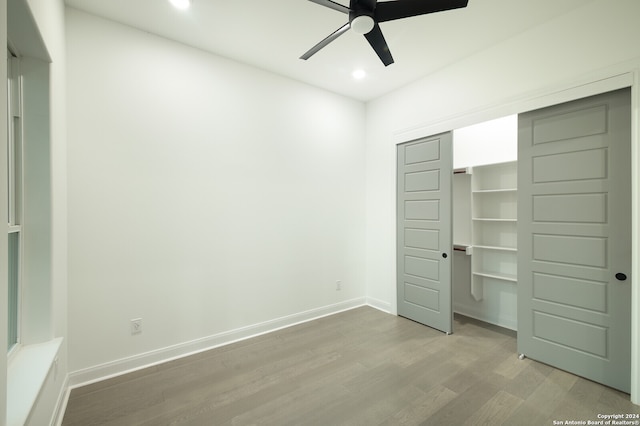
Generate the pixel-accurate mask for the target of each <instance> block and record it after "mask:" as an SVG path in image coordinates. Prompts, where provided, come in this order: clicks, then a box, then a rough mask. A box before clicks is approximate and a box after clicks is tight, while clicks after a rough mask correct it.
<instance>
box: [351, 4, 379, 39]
mask: <svg viewBox="0 0 640 426" xmlns="http://www.w3.org/2000/svg"><path fill="white" fill-rule="evenodd" d="M349 23H350V25H351V29H352V30H353V32H354V33H356V34H367V33H369V32H370V31H371V30H372V29H373V27H374V26H375V20H374V18H373V11H372V10H367V9H364V8H362V7H358V8H357V9H355V10H351V11H350V12H349Z"/></svg>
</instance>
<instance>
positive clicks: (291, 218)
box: [67, 9, 365, 378]
mask: <svg viewBox="0 0 640 426" xmlns="http://www.w3.org/2000/svg"><path fill="white" fill-rule="evenodd" d="M67 30H68V33H67V35H68V38H67V53H68V113H69V117H70V120H69V140H68V171H69V205H68V208H69V242H68V243H69V333H70V338H69V342H70V350H69V353H70V369H71V370H72V371H83V372H84V373H86V372H87V370H91V369H93V370H94V371H95V372H96V374H99V372H100V371H101V366H105V365H107V364H109V363H118V362H122V363H123V364H122V365H125V364H126V360H131V359H135V358H136V357H138V358H140V357H144V356H145V354H148V353H151V352H154V351H161V350H163V349H165V348H170V347H172V346H173V345H182V344H185V343H188V342H194V341H198V339H207V338H208V337H209V336H214V335H218V334H220V333H225V332H229V331H233V330H237V329H239V328H241V327H247V326H251V325H255V324H260V323H263V322H265V321H271V320H274V319H277V318H281V317H285V316H289V315H295V314H299V313H301V312H305V311H309V310H314V309H318V308H322V307H327V306H332V305H334V304H339V303H342V302H345V301H349V300H352V299H359V300H362V301H364V295H365V280H364V275H365V264H364V241H365V224H364V221H363V218H364V216H365V210H364V208H365V198H364V188H365V187H364V185H365V168H364V167H365V163H364V120H365V117H364V114H365V108H364V105H363V104H362V103H360V102H356V101H353V100H349V99H346V98H343V97H340V96H337V95H334V94H331V93H328V92H326V91H322V90H318V89H315V88H312V87H310V86H307V85H304V84H301V83H297V82H294V81H292V80H288V79H285V78H282V77H279V76H276V75H274V74H270V73H267V72H263V71H260V70H257V69H255V68H251V67H248V66H244V65H241V64H238V63H235V62H232V61H230V60H227V59H223V58H220V57H217V56H213V55H210V54H207V53H205V52H202V51H199V50H196V49H193V48H190V47H186V46H184V45H181V44H178V43H175V42H172V41H168V40H166V39H162V38H159V37H156V36H152V35H149V34H147V33H144V32H141V31H138V30H134V29H132V28H129V27H126V26H122V25H120V24H116V23H113V22H110V21H107V20H103V19H101V18H97V17H94V16H91V15H88V14H85V13H83V12H80V11H77V10H74V9H68V10H67ZM336 280H341V281H342V290H341V291H336ZM133 318H142V319H143V332H142V334H140V335H137V336H131V335H130V330H129V321H130V319H133ZM105 371H106V370H105ZM89 376H90V374H89ZM89 376H87V375H85V376H83V377H84V378H86V377H89Z"/></svg>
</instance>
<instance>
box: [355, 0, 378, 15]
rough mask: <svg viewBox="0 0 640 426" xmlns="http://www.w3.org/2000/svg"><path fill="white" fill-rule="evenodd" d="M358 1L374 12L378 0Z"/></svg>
mask: <svg viewBox="0 0 640 426" xmlns="http://www.w3.org/2000/svg"><path fill="white" fill-rule="evenodd" d="M357 2H358V3H360V4H361V5H363V6H364V7H365V8H366V9H367V10H370V11H372V12H373V9H375V8H376V0H359V1H357ZM352 9H353V8H352Z"/></svg>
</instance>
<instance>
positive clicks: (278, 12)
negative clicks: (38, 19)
mask: <svg viewBox="0 0 640 426" xmlns="http://www.w3.org/2000/svg"><path fill="white" fill-rule="evenodd" d="M337 1H338V2H340V3H342V4H344V5H348V0H337ZM423 1H425V2H427V1H429V0H423ZM588 1H591V0H469V5H468V7H467V8H464V9H457V10H452V11H448V12H441V13H435V14H430V15H422V16H417V17H412V18H407V19H402V20H397V21H391V22H385V23H382V24H380V27H381V28H382V32H383V33H384V35H385V38H386V40H387V44H388V45H389V48H390V50H391V53H392V55H393V57H394V59H395V63H394V64H392V65H390V66H388V67H385V66H384V65H383V64H382V63H381V62H380V60H379V59H378V57H377V56H376V54H375V52H374V51H373V49H371V47H370V46H369V44H368V43H367V41H366V40H365V39H364V37H363V36H359V35H357V34H354V33H351V32H347V33H346V34H344V35H342V36H341V37H339V38H338V39H337V40H335V41H334V42H333V43H331V44H330V45H329V46H327V47H325V48H324V49H323V50H321V51H320V52H319V53H317V54H316V55H315V56H313V57H311V58H310V59H309V60H308V61H303V60H300V59H298V58H299V57H300V55H302V54H303V53H304V52H306V51H307V50H308V49H309V48H311V47H312V46H314V45H315V44H316V43H318V42H319V41H320V40H322V39H323V38H324V37H326V36H327V35H329V34H330V33H332V32H333V31H335V30H336V29H338V28H339V27H340V26H342V25H343V24H345V23H346V22H347V20H348V19H347V16H346V15H345V14H342V13H340V12H337V11H334V10H332V9H329V8H326V7H323V6H320V5H318V4H315V3H312V2H310V1H308V0H269V1H267V0H193V4H192V6H191V8H190V9H188V10H187V11H180V10H177V9H175V8H173V6H171V5H170V4H169V1H168V0H108V1H106V0H66V3H67V4H68V5H69V6H71V7H74V8H77V9H80V10H84V11H86V12H89V13H93V14H95V15H99V16H103V17H106V18H109V19H112V20H114V21H117V22H121V23H124V24H127V25H130V26H133V27H136V28H139V29H141V30H144V31H148V32H150V33H153V34H157V35H160V36H163V37H166V38H169V39H172V40H176V41H179V42H182V43H184V44H187V45H190V46H194V47H197V48H200V49H203V50H206V51H209V52H212V53H215V54H217V55H221V56H224V57H227V58H231V59H234V60H236V61H239V62H243V63H246V64H250V65H253V66H256V67H258V68H262V69H265V70H268V71H272V72H275V73H278V74H281V75H284V76H287V77H290V78H293V79H296V80H300V81H303V82H306V83H309V84H312V85H315V86H319V87H322V88H325V89H328V90H330V91H333V92H337V93H340V94H343V95H345V96H348V97H351V98H355V99H358V100H362V101H368V100H371V99H374V98H376V97H379V96H381V95H383V94H385V93H388V92H390V91H392V90H394V89H396V88H399V87H401V86H403V85H405V84H407V83H410V82H412V81H414V80H416V79H418V78H420V77H422V76H425V75H428V74H430V73H432V72H434V71H437V70H439V69H441V68H443V67H445V66H447V65H449V64H451V63H453V62H456V61H458V60H460V59H462V58H464V57H467V56H469V55H473V54H474V53H475V52H478V51H480V50H483V49H486V48H488V47H490V46H492V45H494V44H496V43H499V42H500V41H502V40H505V39H508V38H510V37H512V36H514V35H515V34H518V33H520V32H522V31H525V30H526V29H527V28H531V27H534V26H536V25H539V24H541V23H543V22H546V21H548V20H550V19H552V18H553V17H554V16H558V15H561V14H564V13H566V12H569V11H570V10H572V9H575V8H578V7H580V6H584V5H585V3H587V2H588ZM356 68H362V69H364V70H365V71H366V73H367V77H366V78H365V79H363V80H354V79H353V77H352V76H351V73H352V71H353V70H354V69H356Z"/></svg>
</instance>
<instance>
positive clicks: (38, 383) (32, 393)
mask: <svg viewBox="0 0 640 426" xmlns="http://www.w3.org/2000/svg"><path fill="white" fill-rule="evenodd" d="M61 344H62V337H58V338H56V339H52V340H49V341H48V342H44V343H38V344H35V345H26V346H22V347H21V348H20V349H18V351H17V352H16V353H15V354H14V355H13V356H12V357H11V359H10V360H9V365H8V366H7V370H8V371H7V425H8V426H13V425H23V424H24V423H25V422H26V421H27V418H28V417H29V413H30V412H31V409H32V408H33V405H34V404H35V402H36V399H37V398H38V394H39V393H40V389H41V388H42V385H43V384H44V382H45V380H46V379H47V375H48V374H49V371H50V370H51V366H52V365H53V364H54V362H55V360H56V357H57V356H58V350H59V349H60V345H61Z"/></svg>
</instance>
